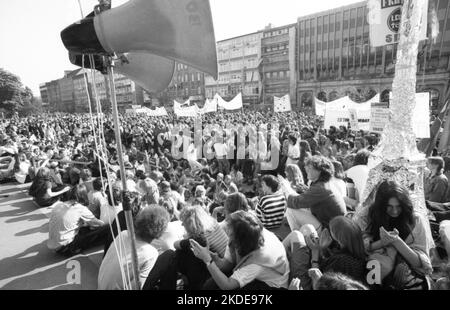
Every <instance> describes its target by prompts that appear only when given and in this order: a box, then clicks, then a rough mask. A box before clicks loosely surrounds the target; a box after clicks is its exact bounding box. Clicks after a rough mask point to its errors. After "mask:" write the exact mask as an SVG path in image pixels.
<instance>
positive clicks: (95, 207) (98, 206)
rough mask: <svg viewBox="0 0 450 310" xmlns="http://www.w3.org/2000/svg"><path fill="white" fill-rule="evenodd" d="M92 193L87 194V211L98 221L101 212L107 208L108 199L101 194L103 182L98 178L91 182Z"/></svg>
mask: <svg viewBox="0 0 450 310" xmlns="http://www.w3.org/2000/svg"><path fill="white" fill-rule="evenodd" d="M92 188H93V191H92V192H89V193H88V200H89V207H88V208H89V210H90V211H91V212H92V214H94V215H95V217H96V218H98V219H100V213H101V210H102V209H104V208H105V206H108V199H107V198H106V196H105V194H104V193H103V182H102V180H101V179H100V178H97V179H95V180H94V181H93V182H92Z"/></svg>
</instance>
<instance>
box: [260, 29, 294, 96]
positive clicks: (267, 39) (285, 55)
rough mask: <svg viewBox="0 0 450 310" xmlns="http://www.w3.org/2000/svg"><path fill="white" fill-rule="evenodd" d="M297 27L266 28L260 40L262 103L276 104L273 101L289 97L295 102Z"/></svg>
mask: <svg viewBox="0 0 450 310" xmlns="http://www.w3.org/2000/svg"><path fill="white" fill-rule="evenodd" d="M296 34H297V25H296V24H291V25H287V26H283V27H277V28H272V27H271V26H268V27H266V29H265V30H264V32H263V36H262V39H261V59H262V62H261V66H260V68H259V72H260V75H261V80H262V99H263V100H262V102H263V103H264V104H273V97H274V96H277V97H283V96H285V95H287V94H289V95H290V98H291V102H296V94H297V92H296V88H297V79H296V77H297V71H296V43H297V37H296Z"/></svg>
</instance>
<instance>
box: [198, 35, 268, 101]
mask: <svg viewBox="0 0 450 310" xmlns="http://www.w3.org/2000/svg"><path fill="white" fill-rule="evenodd" d="M262 36H263V32H262V31H259V32H255V33H251V34H247V35H243V36H240V37H235V38H231V39H227V40H223V41H219V42H217V61H218V66H219V68H218V69H219V77H218V79H217V81H216V80H214V79H213V78H212V77H211V76H206V77H205V89H206V97H208V98H212V97H214V95H215V94H216V93H218V94H219V95H220V96H221V97H223V98H224V99H225V100H231V99H233V98H234V97H235V96H236V95H237V94H239V93H240V92H242V98H243V101H244V103H247V104H256V103H258V102H259V101H260V97H261V88H262V87H261V86H262V85H261V79H260V76H259V69H258V68H259V65H260V61H261V38H262Z"/></svg>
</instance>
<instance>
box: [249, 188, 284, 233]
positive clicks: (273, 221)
mask: <svg viewBox="0 0 450 310" xmlns="http://www.w3.org/2000/svg"><path fill="white" fill-rule="evenodd" d="M285 211H286V198H285V197H284V194H283V193H282V192H277V193H274V194H272V195H266V196H264V197H262V198H261V200H260V201H259V203H258V205H257V206H256V215H257V216H258V218H259V220H260V221H261V223H262V224H263V225H264V227H265V228H266V229H275V228H278V227H280V226H281V223H282V221H283V218H284V213H285Z"/></svg>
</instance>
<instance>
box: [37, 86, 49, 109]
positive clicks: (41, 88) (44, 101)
mask: <svg viewBox="0 0 450 310" xmlns="http://www.w3.org/2000/svg"><path fill="white" fill-rule="evenodd" d="M39 92H40V94H41V100H42V105H43V106H47V105H48V104H49V101H48V92H47V84H46V83H43V84H40V85H39Z"/></svg>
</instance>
